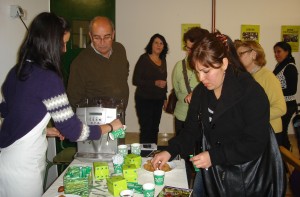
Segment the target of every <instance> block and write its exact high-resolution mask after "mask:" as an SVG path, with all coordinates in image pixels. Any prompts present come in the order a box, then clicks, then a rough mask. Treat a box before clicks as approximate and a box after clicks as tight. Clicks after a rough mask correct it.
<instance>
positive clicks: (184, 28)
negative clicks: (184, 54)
mask: <svg viewBox="0 0 300 197" xmlns="http://www.w3.org/2000/svg"><path fill="white" fill-rule="evenodd" d="M192 27H200V24H181V49H182V50H185V49H184V42H183V34H184V33H185V32H187V31H188V30H189V29H191V28H192Z"/></svg>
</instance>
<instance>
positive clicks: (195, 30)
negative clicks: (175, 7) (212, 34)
mask: <svg viewBox="0 0 300 197" xmlns="http://www.w3.org/2000/svg"><path fill="white" fill-rule="evenodd" d="M207 34H209V31H208V30H206V29H202V28H200V27H192V28H191V29H189V30H188V31H187V32H185V33H184V34H183V41H184V42H185V43H186V42H187V41H188V40H190V41H191V42H193V43H194V42H196V41H198V40H201V39H202V38H203V36H205V35H207Z"/></svg>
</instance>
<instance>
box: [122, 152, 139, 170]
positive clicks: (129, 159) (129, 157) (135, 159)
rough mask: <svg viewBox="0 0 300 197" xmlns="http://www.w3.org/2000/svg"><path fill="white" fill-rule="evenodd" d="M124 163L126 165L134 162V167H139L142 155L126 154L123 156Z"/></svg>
mask: <svg viewBox="0 0 300 197" xmlns="http://www.w3.org/2000/svg"><path fill="white" fill-rule="evenodd" d="M124 164H126V165H130V164H134V165H135V166H136V168H140V167H141V165H142V157H141V156H140V155H136V154H128V155H126V157H125V160H124Z"/></svg>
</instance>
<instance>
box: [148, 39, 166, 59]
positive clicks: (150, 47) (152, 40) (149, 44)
mask: <svg viewBox="0 0 300 197" xmlns="http://www.w3.org/2000/svg"><path fill="white" fill-rule="evenodd" d="M155 38H159V39H160V40H161V41H162V42H163V44H164V48H163V50H162V52H161V53H160V55H159V57H160V59H165V58H166V56H167V53H168V51H169V47H168V43H167V41H166V39H165V37H163V36H162V35H160V34H154V35H153V36H152V37H151V38H150V41H149V43H148V44H147V46H146V48H145V51H146V53H148V54H152V44H153V42H154V39H155Z"/></svg>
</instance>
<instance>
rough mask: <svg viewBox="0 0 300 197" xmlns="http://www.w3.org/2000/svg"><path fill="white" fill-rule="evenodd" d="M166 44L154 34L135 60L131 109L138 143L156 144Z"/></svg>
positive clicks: (164, 82) (163, 97) (163, 101)
mask: <svg viewBox="0 0 300 197" xmlns="http://www.w3.org/2000/svg"><path fill="white" fill-rule="evenodd" d="M168 50H169V48H168V44H167V42H166V39H165V38H164V37H163V36H162V35H160V34H154V35H153V36H152V37H151V38H150V40H149V42H148V44H147V46H146V48H145V51H146V52H145V53H144V54H142V55H141V56H140V58H139V59H138V61H137V63H136V65H135V69H134V73H133V80H132V81H133V85H135V86H137V88H136V91H135V108H136V113H137V117H138V121H139V124H140V143H155V144H157V136H158V132H159V124H160V119H161V114H162V109H163V106H164V105H165V104H166V99H167V97H166V93H167V62H166V56H167V53H168Z"/></svg>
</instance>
